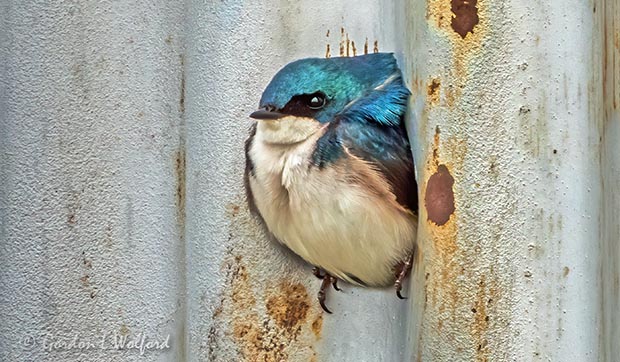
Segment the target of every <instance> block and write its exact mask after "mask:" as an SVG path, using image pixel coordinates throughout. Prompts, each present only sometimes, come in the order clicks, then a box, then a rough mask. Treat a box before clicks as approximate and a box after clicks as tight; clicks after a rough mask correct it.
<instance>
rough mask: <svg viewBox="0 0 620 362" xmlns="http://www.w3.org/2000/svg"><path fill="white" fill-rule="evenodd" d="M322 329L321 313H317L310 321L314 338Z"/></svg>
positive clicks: (319, 334)
mask: <svg viewBox="0 0 620 362" xmlns="http://www.w3.org/2000/svg"><path fill="white" fill-rule="evenodd" d="M322 330H323V315H322V314H319V316H318V317H316V319H315V320H314V322H312V333H314V336H315V337H316V338H319V337H321V331H322Z"/></svg>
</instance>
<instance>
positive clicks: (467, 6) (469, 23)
mask: <svg viewBox="0 0 620 362" xmlns="http://www.w3.org/2000/svg"><path fill="white" fill-rule="evenodd" d="M477 2H478V1H477V0H452V1H451V2H450V4H451V10H452V13H454V16H453V17H452V21H451V23H450V25H451V26H452V29H454V31H455V32H456V33H457V34H459V35H460V36H461V38H463V39H465V37H466V36H467V34H468V33H473V32H474V27H475V26H476V25H478V22H479V21H480V19H479V18H478V8H477V7H476V3H477Z"/></svg>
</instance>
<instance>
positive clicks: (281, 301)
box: [207, 255, 320, 362]
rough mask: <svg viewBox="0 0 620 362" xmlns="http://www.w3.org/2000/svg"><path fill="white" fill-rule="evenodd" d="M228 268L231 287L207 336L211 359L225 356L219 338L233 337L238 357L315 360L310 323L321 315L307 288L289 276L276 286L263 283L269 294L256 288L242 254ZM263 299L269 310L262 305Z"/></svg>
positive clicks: (269, 361)
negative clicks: (292, 356)
mask: <svg viewBox="0 0 620 362" xmlns="http://www.w3.org/2000/svg"><path fill="white" fill-rule="evenodd" d="M223 267H224V268H225V272H226V274H227V277H228V280H229V283H230V287H228V288H226V290H227V294H226V295H225V296H224V298H223V299H221V304H220V307H218V308H217V309H216V310H215V312H214V313H213V325H212V326H211V328H210V330H209V334H208V336H207V339H208V344H209V346H208V348H209V350H208V355H209V359H210V360H219V358H218V357H219V356H218V351H219V348H218V343H219V341H220V340H223V339H226V338H232V339H233V340H234V342H235V344H236V345H237V346H238V348H239V356H238V358H237V360H243V361H265V362H280V361H288V360H289V356H291V355H295V357H296V359H300V360H310V359H311V358H312V355H314V354H315V352H314V346H313V343H315V342H316V340H317V338H316V337H315V333H316V332H315V331H314V326H313V324H314V323H310V321H313V320H315V319H318V318H319V317H320V316H319V312H318V310H314V309H313V308H311V305H312V304H311V303H310V300H309V297H308V293H307V291H306V289H305V287H304V286H303V285H302V284H299V283H292V282H290V281H286V280H283V281H281V282H279V284H277V285H275V286H273V285H267V286H260V285H259V286H260V287H261V289H263V288H264V290H265V291H266V295H265V294H262V293H260V292H257V291H256V290H255V287H256V286H255V285H254V284H255V283H254V282H253V280H252V278H251V276H250V275H249V273H248V269H247V268H246V266H245V265H244V264H243V258H242V257H241V256H238V255H237V256H233V255H230V256H229V258H228V259H227V261H226V262H225V263H224V265H223ZM255 293H260V295H255ZM263 298H264V300H265V302H264V308H260V306H259V304H262V303H261V300H263ZM260 311H264V312H260ZM259 313H264V314H259ZM315 322H316V321H315Z"/></svg>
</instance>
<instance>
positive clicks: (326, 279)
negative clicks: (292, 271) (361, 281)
mask: <svg viewBox="0 0 620 362" xmlns="http://www.w3.org/2000/svg"><path fill="white" fill-rule="evenodd" d="M312 274H314V276H315V277H317V278H319V279H321V280H322V282H321V289H319V293H318V295H317V297H318V299H319V304H320V305H321V308H323V310H324V311H326V312H327V313H329V314H331V313H332V312H331V311H330V310H329V309H328V308H327V306H326V305H325V299H326V298H327V289H329V285H330V284H331V286H332V287H333V288H334V289H336V290H337V291H341V290H342V289H340V288H339V287H338V278H336V277H333V276H331V275H329V273H327V272H323V274H321V269H319V268H317V267H314V268H312Z"/></svg>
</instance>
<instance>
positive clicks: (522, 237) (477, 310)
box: [405, 0, 620, 361]
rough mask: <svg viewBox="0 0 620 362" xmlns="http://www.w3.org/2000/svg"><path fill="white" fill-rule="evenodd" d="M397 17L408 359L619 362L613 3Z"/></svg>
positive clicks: (491, 6)
mask: <svg viewBox="0 0 620 362" xmlns="http://www.w3.org/2000/svg"><path fill="white" fill-rule="evenodd" d="M459 3H461V4H459ZM612 9H613V10H612ZM407 16H408V17H409V18H408V19H409V21H408V24H409V26H408V29H407V31H406V34H407V35H406V36H407V39H408V41H407V42H406V43H407V44H408V46H409V48H408V49H406V50H405V53H406V54H409V55H410V56H411V58H408V59H407V62H406V63H407V65H406V68H407V71H408V72H409V74H410V82H411V85H412V88H413V89H414V94H415V95H416V96H415V98H414V99H413V100H412V104H413V106H412V115H413V117H412V124H411V127H410V128H411V129H413V130H415V131H417V132H419V133H418V134H416V139H417V141H418V142H415V141H414V148H416V149H415V150H414V151H415V152H414V153H415V158H416V159H417V160H418V172H419V173H420V176H421V179H422V182H421V190H420V194H421V195H422V196H423V198H422V200H424V201H425V207H424V208H423V209H422V212H421V216H420V242H421V258H422V263H421V264H420V265H419V266H418V268H417V269H416V276H415V279H416V281H417V282H419V283H424V290H425V296H424V298H421V297H418V298H417V301H416V303H414V304H412V309H411V312H412V327H411V332H410V344H411V346H412V348H411V350H410V357H411V359H412V360H419V361H456V360H463V361H464V360H478V361H487V360H494V361H509V360H515V361H530V360H532V361H547V360H548V361H565V360H575V361H599V360H605V361H614V360H617V358H618V355H619V354H618V349H617V348H618V347H617V343H615V342H612V341H617V340H618V337H619V336H618V315H617V311H618V308H617V307H618V282H617V280H618V264H617V260H618V247H617V241H618V211H617V210H618V198H617V197H616V196H615V195H616V194H617V193H618V191H619V189H618V186H619V178H620V176H619V175H620V173H618V172H617V171H618V163H617V157H618V156H617V155H619V154H620V149H619V146H618V144H619V143H618V138H617V137H618V112H617V108H616V105H615V104H614V103H613V102H614V101H615V100H616V99H617V97H618V94H617V84H618V76H619V73H618V71H619V70H618V47H617V46H618V45H617V43H616V44H613V41H612V40H611V39H610V38H611V37H613V38H614V39H616V41H617V37H618V31H619V27H618V5H617V4H615V3H614V2H613V1H598V2H595V3H591V2H581V1H569V2H566V1H563V2H559V1H551V2H529V3H523V2H518V1H508V2H506V1H477V2H476V1H469V2H459V1H452V2H448V1H435V0H429V1H414V2H413V3H412V4H411V5H410V7H409V9H408V12H407ZM603 23H604V24H603ZM612 54H613V55H612ZM612 63H613V64H612ZM603 67H606V68H605V69H606V70H604V68H603ZM603 110H605V112H604V111H603ZM604 113H605V114H604ZM442 175H444V176H443V178H442ZM448 175H450V177H453V178H454V183H453V184H451V182H448V181H449V179H448V178H447V176H448ZM442 179H443V180H445V182H442V181H441V180H442ZM452 193H453V194H454V211H453V212H450V211H451V210H452V209H451V207H450V206H451V202H450V201H451V200H449V199H448V200H446V198H448V196H446V195H450V194H452ZM437 195H443V197H444V199H441V198H440V197H438V196H437ZM442 201H443V202H442ZM448 216H449V218H448ZM446 218H448V219H447V220H446Z"/></svg>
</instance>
